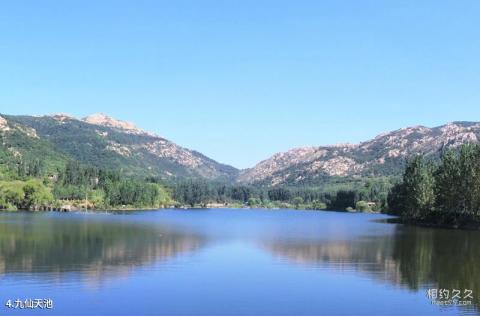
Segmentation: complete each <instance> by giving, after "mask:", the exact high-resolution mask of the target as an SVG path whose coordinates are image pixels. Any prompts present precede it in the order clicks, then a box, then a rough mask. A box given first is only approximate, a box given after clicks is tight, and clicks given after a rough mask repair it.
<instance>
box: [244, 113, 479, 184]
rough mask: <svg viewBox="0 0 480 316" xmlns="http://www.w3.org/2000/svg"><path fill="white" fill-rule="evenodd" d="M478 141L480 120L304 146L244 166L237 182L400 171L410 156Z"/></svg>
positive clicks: (296, 181)
mask: <svg viewBox="0 0 480 316" xmlns="http://www.w3.org/2000/svg"><path fill="white" fill-rule="evenodd" d="M479 139H480V123H477V122H452V123H449V124H446V125H442V126H439V127H434V128H428V127H425V126H414V127H407V128H402V129H399V130H396V131H392V132H387V133H382V134H380V135H378V136H377V137H375V138H374V139H372V140H368V141H365V142H362V143H360V144H354V145H352V144H343V145H333V146H318V147H303V148H295V149H292V150H289V151H287V152H282V153H278V154H275V155H274V156H272V157H271V158H269V159H267V160H264V161H262V162H260V163H258V164H257V165H256V166H255V167H253V168H251V169H246V170H243V171H242V172H241V174H240V176H239V178H238V181H239V182H245V183H263V184H268V185H280V184H299V183H315V182H316V181H319V180H321V179H325V178H328V177H360V176H392V175H399V174H400V173H401V171H402V170H403V164H404V162H405V159H406V158H407V157H408V156H410V155H413V154H420V153H422V154H426V155H428V156H431V157H433V158H436V157H439V156H440V154H441V152H442V150H444V149H445V148H449V147H458V146H460V145H461V144H465V143H477V142H478V141H479Z"/></svg>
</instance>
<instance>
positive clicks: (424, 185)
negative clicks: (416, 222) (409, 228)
mask: <svg viewBox="0 0 480 316" xmlns="http://www.w3.org/2000/svg"><path fill="white" fill-rule="evenodd" d="M433 171H434V166H433V163H432V162H431V161H429V160H426V159H425V158H424V157H423V156H416V157H414V158H412V159H411V160H409V161H408V162H407V167H406V169H405V174H404V175H403V183H404V189H405V201H404V203H405V204H404V207H405V209H404V216H406V217H407V218H412V219H420V218H424V217H425V216H426V215H427V214H428V213H430V212H431V211H432V210H433V206H434V204H435V191H434V185H435V180H434V176H433Z"/></svg>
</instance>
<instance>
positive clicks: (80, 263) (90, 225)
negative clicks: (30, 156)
mask: <svg viewBox="0 0 480 316" xmlns="http://www.w3.org/2000/svg"><path fill="white" fill-rule="evenodd" d="M93 216H95V215H93ZM109 217H110V218H109V220H108V221H107V220H89V219H88V216H84V218H80V219H78V218H76V219H75V220H72V218H70V219H68V220H62V219H61V218H58V217H56V216H54V217H53V218H50V217H47V216H42V215H32V214H26V216H21V217H20V216H15V218H14V220H11V221H9V220H8V218H7V217H3V218H2V219H1V220H0V273H1V274H6V273H12V272H68V271H81V272H85V273H87V274H93V275H98V274H101V273H103V272H104V271H107V270H108V271H109V272H114V273H115V272H119V273H123V272H125V271H124V270H122V269H124V268H126V267H131V266H138V265H145V264H148V263H153V262H156V261H159V260H167V259H169V258H172V257H174V256H176V255H178V254H181V253H186V252H192V251H195V250H196V249H199V248H200V247H202V246H203V245H204V244H205V243H206V239H205V238H204V237H202V236H200V235H198V234H194V233H191V234H190V233H187V232H183V231H177V230H174V229H173V228H171V227H166V226H159V225H155V226H154V225H151V224H148V223H128V222H121V221H118V220H115V219H112V218H113V217H114V216H109Z"/></svg>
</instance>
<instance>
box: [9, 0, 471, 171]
mask: <svg viewBox="0 0 480 316" xmlns="http://www.w3.org/2000/svg"><path fill="white" fill-rule="evenodd" d="M479 16H480V2H479V1H448V0H446V1H428V0H427V1H408V0H407V1H368V0H367V1H302V0H298V1H278V0H277V1H261V0H256V1H250V0H242V1H233V0H231V1H201V0H196V1H181V0H180V1H86V0H84V1H34V0H32V1H21V0H18V1H4V2H2V3H1V4H0V87H1V88H0V89H1V90H0V91H1V93H0V112H2V113H8V114H46V113H54V112H66V113H70V114H72V115H75V116H78V117H82V116H86V115H88V114H91V113H95V112H103V113H106V114H108V115H110V116H113V117H116V118H119V119H124V120H129V121H132V122H134V123H136V124H137V125H138V126H139V127H141V128H144V129H147V130H150V131H153V132H156V133H158V134H160V135H162V136H164V137H166V138H168V139H171V140H173V141H175V142H176V143H178V144H180V145H182V146H185V147H188V148H192V149H196V150H199V151H201V152H203V153H205V154H206V155H208V156H210V157H212V158H214V159H216V160H218V161H221V162H224V163H228V164H231V165H234V166H236V167H241V168H243V167H250V166H252V165H254V164H255V163H257V162H258V161H260V160H262V159H265V158H268V157H269V156H270V155H271V154H273V153H275V152H278V151H284V150H287V149H290V148H292V147H298V146H306V145H324V144H332V143H338V142H342V143H343V142H352V143H355V142H359V141H362V140H366V139H369V138H372V137H374V136H375V135H376V134H378V133H381V132H384V131H388V130H393V129H397V128H400V127H405V126H410V125H419V124H421V125H426V126H435V125H440V124H443V123H447V122H450V121H455V120H472V121H480V106H479V104H480V102H479V101H480V59H479V58H480V19H479V18H478V17H479Z"/></svg>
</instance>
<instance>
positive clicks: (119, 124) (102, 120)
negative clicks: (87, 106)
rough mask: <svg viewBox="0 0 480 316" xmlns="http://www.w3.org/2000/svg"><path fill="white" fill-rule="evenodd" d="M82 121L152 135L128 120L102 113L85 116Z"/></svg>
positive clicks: (132, 132)
mask: <svg viewBox="0 0 480 316" xmlns="http://www.w3.org/2000/svg"><path fill="white" fill-rule="evenodd" d="M82 121H84V122H86V123H89V124H93V125H100V126H106V127H110V128H115V129H118V130H122V131H124V132H126V133H129V134H137V135H152V136H153V134H150V133H148V132H146V131H144V130H141V129H139V128H137V127H136V126H135V124H133V123H130V122H127V121H122V120H117V119H114V118H111V117H109V116H107V115H105V114H102V113H96V114H92V115H89V116H87V117H84V118H83V119H82Z"/></svg>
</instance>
